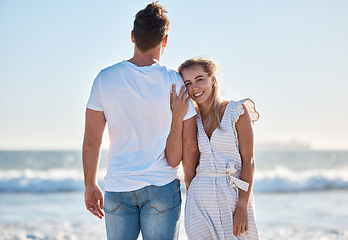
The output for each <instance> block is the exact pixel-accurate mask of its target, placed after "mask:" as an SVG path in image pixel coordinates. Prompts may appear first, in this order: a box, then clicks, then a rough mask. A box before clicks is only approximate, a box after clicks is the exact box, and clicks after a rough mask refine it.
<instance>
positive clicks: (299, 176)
mask: <svg viewBox="0 0 348 240" xmlns="http://www.w3.org/2000/svg"><path fill="white" fill-rule="evenodd" d="M347 172H348V169H343V168H341V169H313V170H305V171H295V170H289V169H287V168H282V167H278V168H275V169H272V170H267V171H259V172H258V171H256V174H255V178H254V187H253V189H254V192H259V193H272V192H273V193H278V192H307V191H327V190H335V189H336V190H339V189H341V190H342V189H348V175H347Z"/></svg>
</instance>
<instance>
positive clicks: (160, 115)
mask: <svg viewBox="0 0 348 240" xmlns="http://www.w3.org/2000/svg"><path fill="white" fill-rule="evenodd" d="M172 84H176V86H177V88H178V89H180V87H181V86H182V85H183V82H182V80H181V77H180V76H179V74H178V73H177V72H175V71H173V70H169V69H167V68H166V67H164V66H161V65H160V64H158V63H155V64H152V65H150V66H143V67H138V66H136V65H135V64H133V63H131V62H129V61H123V62H120V63H118V64H115V65H113V66H111V67H108V68H106V69H104V70H102V71H101V72H100V73H99V75H98V76H97V78H96V80H95V82H94V85H93V89H92V92H91V97H90V100H89V102H88V104H87V107H88V108H89V109H92V110H96V111H103V112H104V115H105V118H106V121H107V123H108V129H109V137H110V149H109V159H108V172H107V175H106V177H105V190H106V191H114V192H118V191H132V190H136V189H139V188H142V187H144V186H147V185H159V186H161V185H164V184H167V183H169V182H171V181H173V180H174V179H175V177H176V169H175V168H172V167H170V166H169V165H168V163H167V159H166V158H165V155H164V150H165V146H166V139H167V137H168V134H169V132H170V125H171V119H172V112H171V110H170V92H171V87H172ZM194 115H195V111H194V109H193V108H191V111H190V112H189V113H188V115H187V116H186V118H190V117H192V116H194Z"/></svg>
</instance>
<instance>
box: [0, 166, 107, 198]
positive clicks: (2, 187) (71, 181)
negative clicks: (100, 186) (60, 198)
mask: <svg viewBox="0 0 348 240" xmlns="http://www.w3.org/2000/svg"><path fill="white" fill-rule="evenodd" d="M99 175H100V174H99ZM102 178H103V176H102V175H100V176H99V180H100V182H101V183H102ZM83 189H84V181H83V173H82V171H81V170H78V169H49V170H47V171H43V170H32V169H25V170H9V171H0V192H29V193H45V192H62V191H83Z"/></svg>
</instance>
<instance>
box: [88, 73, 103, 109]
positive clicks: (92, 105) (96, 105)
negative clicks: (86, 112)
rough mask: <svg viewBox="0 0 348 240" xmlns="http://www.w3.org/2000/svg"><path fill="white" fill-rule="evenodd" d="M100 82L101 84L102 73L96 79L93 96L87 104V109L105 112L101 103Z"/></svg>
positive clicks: (91, 95) (92, 91)
mask: <svg viewBox="0 0 348 240" xmlns="http://www.w3.org/2000/svg"><path fill="white" fill-rule="evenodd" d="M100 82H101V72H99V74H98V76H97V77H96V78H95V79H94V82H93V86H92V90H91V94H90V96H89V99H88V102H87V108H89V109H92V110H95V111H103V108H102V104H101V101H100Z"/></svg>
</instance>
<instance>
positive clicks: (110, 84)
mask: <svg viewBox="0 0 348 240" xmlns="http://www.w3.org/2000/svg"><path fill="white" fill-rule="evenodd" d="M166 13H167V11H166V10H165V9H164V8H163V7H162V6H161V5H159V4H157V3H152V4H149V5H148V6H147V7H146V8H145V9H143V10H141V11H139V12H138V13H137V15H136V17H135V20H134V27H133V31H132V33H131V37H132V42H133V43H135V46H134V55H133V57H132V58H131V59H129V60H128V61H122V62H120V63H117V64H115V65H113V66H111V67H108V68H106V69H104V70H102V71H101V72H100V73H99V74H98V76H97V77H96V79H95V80H94V83H93V87H92V91H91V95H90V98H89V101H88V103H87V110H86V126H85V137H84V143H83V167H84V174H85V204H86V207H87V209H88V210H89V211H90V212H91V213H92V214H94V215H95V216H97V217H99V218H102V217H103V216H104V212H103V210H102V209H103V207H104V211H105V223H106V232H107V237H108V239H110V240H111V239H112V240H115V239H122V240H126V239H137V238H138V235H139V232H140V231H141V233H142V237H143V239H144V240H145V239H151V240H154V239H161V240H162V239H177V238H178V230H179V229H178V228H179V219H180V210H181V195H180V183H179V181H178V179H176V176H177V165H178V164H179V162H180V161H181V159H183V165H184V167H186V169H188V168H190V167H191V168H192V167H195V166H194V164H192V163H193V162H195V161H197V160H196V159H198V156H197V153H198V150H197V139H196V118H195V114H196V112H195V109H194V108H193V106H192V103H191V102H190V103H189V104H190V105H189V107H188V111H187V113H186V116H185V117H183V121H181V122H179V123H178V122H176V121H173V122H172V112H171V110H170V93H171V90H172V85H173V84H175V85H176V91H177V92H179V89H180V87H181V86H182V85H183V82H182V79H181V77H180V75H179V74H178V73H177V72H176V71H173V70H169V69H167V68H166V67H165V66H162V65H160V64H159V60H160V57H161V55H162V53H163V51H164V49H165V47H166V45H167V39H168V35H167V34H168V30H169V19H168V16H167V14H166ZM180 95H181V97H183V96H186V95H185V94H183V88H182V89H181V91H180V93H179V97H180ZM106 123H108V131H109V138H110V147H109V155H108V165H107V174H106V176H105V204H104V197H103V193H102V191H101V190H100V188H99V186H98V183H97V169H98V165H99V155H100V146H101V142H102V136H103V132H104V129H105V125H106ZM173 124H183V132H182V133H176V135H177V136H176V137H178V136H180V137H182V145H183V149H181V148H180V149H177V151H175V150H174V151H173V149H171V151H166V143H167V138H168V135H169V132H170V129H171V126H172V125H173ZM174 129H175V128H174ZM171 135H172V133H171ZM175 152H176V153H179V154H175ZM165 153H166V154H165ZM171 153H174V155H173V156H172V155H171ZM166 155H167V156H166ZM169 155H170V156H169ZM169 158H171V159H170V161H169ZM167 159H168V161H167ZM192 160H194V161H192ZM168 162H170V165H169V164H168ZM187 177H188V179H192V176H187Z"/></svg>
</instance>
